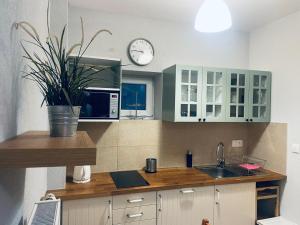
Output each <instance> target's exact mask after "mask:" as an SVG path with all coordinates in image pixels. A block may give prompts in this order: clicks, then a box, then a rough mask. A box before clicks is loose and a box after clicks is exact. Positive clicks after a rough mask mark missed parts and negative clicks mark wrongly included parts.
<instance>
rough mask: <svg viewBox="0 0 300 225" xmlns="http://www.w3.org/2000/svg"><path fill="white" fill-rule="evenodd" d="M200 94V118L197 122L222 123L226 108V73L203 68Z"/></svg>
mask: <svg viewBox="0 0 300 225" xmlns="http://www.w3.org/2000/svg"><path fill="white" fill-rule="evenodd" d="M202 93H203V94H202V102H203V104H202V118H199V121H203V122H223V121H224V120H225V107H226V71H225V70H222V69H217V68H204V69H203V92H202Z"/></svg>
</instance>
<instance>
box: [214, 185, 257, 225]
mask: <svg viewBox="0 0 300 225" xmlns="http://www.w3.org/2000/svg"><path fill="white" fill-rule="evenodd" d="M255 199H256V185H255V183H244V184H229V185H216V186H215V206H214V223H213V224H214V225H254V224H255V217H256V203H255V201H256V200H255Z"/></svg>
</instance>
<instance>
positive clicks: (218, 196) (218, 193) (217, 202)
mask: <svg viewBox="0 0 300 225" xmlns="http://www.w3.org/2000/svg"><path fill="white" fill-rule="evenodd" d="M216 192H217V201H216V204H217V205H219V204H220V191H219V189H216Z"/></svg>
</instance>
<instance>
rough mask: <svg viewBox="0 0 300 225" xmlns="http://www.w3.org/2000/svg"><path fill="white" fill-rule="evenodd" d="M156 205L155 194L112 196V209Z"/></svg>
mask: <svg viewBox="0 0 300 225" xmlns="http://www.w3.org/2000/svg"><path fill="white" fill-rule="evenodd" d="M152 204H153V205H154V204H156V192H146V193H137V194H128V195H117V196H113V209H124V208H128V207H137V206H142V205H152Z"/></svg>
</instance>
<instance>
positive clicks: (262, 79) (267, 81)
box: [249, 71, 272, 122]
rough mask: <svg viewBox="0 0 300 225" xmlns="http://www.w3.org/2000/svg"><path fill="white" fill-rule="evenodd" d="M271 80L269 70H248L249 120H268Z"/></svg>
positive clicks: (269, 117)
mask: <svg viewBox="0 0 300 225" xmlns="http://www.w3.org/2000/svg"><path fill="white" fill-rule="evenodd" d="M271 82H272V74H271V72H266V71H250V85H249V86H250V94H249V110H250V111H249V120H250V121H251V122H252V121H253V122H269V121H270V119H271Z"/></svg>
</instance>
